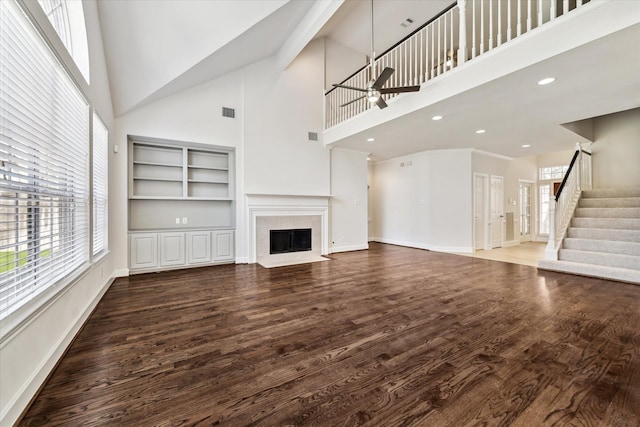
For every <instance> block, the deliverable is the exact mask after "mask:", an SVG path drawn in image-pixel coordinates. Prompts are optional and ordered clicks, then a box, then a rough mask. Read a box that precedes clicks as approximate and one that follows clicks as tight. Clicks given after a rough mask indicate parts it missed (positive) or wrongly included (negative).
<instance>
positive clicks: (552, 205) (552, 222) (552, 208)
mask: <svg viewBox="0 0 640 427" xmlns="http://www.w3.org/2000/svg"><path fill="white" fill-rule="evenodd" d="M544 259H548V260H554V261H555V260H557V259H558V251H557V250H556V199H555V197H553V195H552V196H551V198H550V200H549V240H548V242H547V247H546V248H545V250H544Z"/></svg>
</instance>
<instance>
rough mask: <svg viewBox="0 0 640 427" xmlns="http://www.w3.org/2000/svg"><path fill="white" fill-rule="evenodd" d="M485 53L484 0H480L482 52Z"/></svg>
mask: <svg viewBox="0 0 640 427" xmlns="http://www.w3.org/2000/svg"><path fill="white" fill-rule="evenodd" d="M483 53H484V0H480V53H479V55H482V54H483Z"/></svg>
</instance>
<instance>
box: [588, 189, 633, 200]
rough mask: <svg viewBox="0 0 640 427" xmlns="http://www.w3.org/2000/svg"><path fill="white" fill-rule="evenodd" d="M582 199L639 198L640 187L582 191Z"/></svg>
mask: <svg viewBox="0 0 640 427" xmlns="http://www.w3.org/2000/svg"><path fill="white" fill-rule="evenodd" d="M582 197H583V198H597V197H604V198H613V197H640V187H629V188H601V189H597V190H584V191H582Z"/></svg>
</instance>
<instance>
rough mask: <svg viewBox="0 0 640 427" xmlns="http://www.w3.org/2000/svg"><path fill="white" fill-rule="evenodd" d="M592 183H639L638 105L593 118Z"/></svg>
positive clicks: (600, 185) (607, 185)
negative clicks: (631, 108) (630, 108)
mask: <svg viewBox="0 0 640 427" xmlns="http://www.w3.org/2000/svg"><path fill="white" fill-rule="evenodd" d="M591 148H592V152H593V159H592V167H593V187H594V188H621V187H640V167H638V160H639V159H640V108H635V109H633V110H627V111H622V112H619V113H614V114H609V115H606V116H601V117H597V118H595V119H594V144H593V145H592V146H591Z"/></svg>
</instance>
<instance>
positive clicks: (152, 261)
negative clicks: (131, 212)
mask: <svg viewBox="0 0 640 427" xmlns="http://www.w3.org/2000/svg"><path fill="white" fill-rule="evenodd" d="M129 254H130V257H129V270H130V272H131V273H132V274H135V273H144V272H149V271H160V270H170V269H175V268H184V267H189V266H200V265H213V264H226V263H230V262H234V261H235V245H234V230H211V229H204V230H193V231H166V232H152V231H149V232H144V233H130V234H129Z"/></svg>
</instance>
